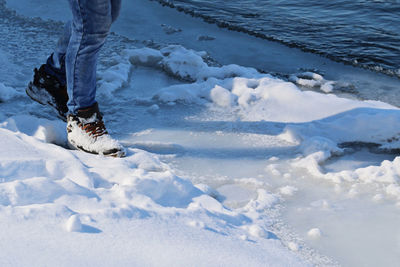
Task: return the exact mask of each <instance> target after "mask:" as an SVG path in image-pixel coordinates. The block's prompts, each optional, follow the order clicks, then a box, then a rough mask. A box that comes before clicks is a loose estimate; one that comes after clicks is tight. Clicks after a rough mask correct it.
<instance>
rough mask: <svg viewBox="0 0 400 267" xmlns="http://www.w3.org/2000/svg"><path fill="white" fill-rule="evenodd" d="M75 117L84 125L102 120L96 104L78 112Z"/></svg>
mask: <svg viewBox="0 0 400 267" xmlns="http://www.w3.org/2000/svg"><path fill="white" fill-rule="evenodd" d="M76 116H77V117H78V118H79V119H80V120H81V121H82V122H84V123H91V122H95V121H97V120H101V119H102V116H101V114H100V110H99V105H98V104H97V103H95V104H94V105H93V106H91V107H88V108H85V109H80V110H78V112H77V113H76Z"/></svg>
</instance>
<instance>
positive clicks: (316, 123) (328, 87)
mask: <svg viewBox="0 0 400 267" xmlns="http://www.w3.org/2000/svg"><path fill="white" fill-rule="evenodd" d="M120 60H122V62H123V64H126V63H127V62H129V63H130V64H132V65H134V66H146V67H152V68H156V69H160V70H163V71H165V72H166V73H168V74H169V75H172V76H173V77H175V78H178V79H180V80H182V81H185V83H182V84H176V85H172V86H169V87H166V88H162V89H160V90H159V91H158V92H157V93H155V94H154V96H153V100H156V101H158V102H160V103H169V104H171V103H177V102H183V103H195V104H199V105H211V106H213V107H215V108H220V109H225V110H228V111H230V112H232V113H233V114H235V115H234V117H235V119H236V120H240V121H251V122H260V121H261V122H264V123H265V124H266V125H270V126H271V127H275V128H276V127H277V125H280V126H278V128H279V127H281V130H280V131H281V133H280V134H279V136H278V137H279V138H281V139H282V140H284V141H287V142H288V143H291V144H293V145H294V146H297V147H298V149H297V150H298V152H299V153H300V155H301V156H300V157H298V158H296V159H295V160H293V162H292V165H293V166H294V167H301V168H305V169H307V170H308V171H309V172H310V173H311V174H312V175H313V176H316V177H320V178H324V179H329V180H332V181H334V182H341V181H349V182H356V181H357V182H366V183H370V182H378V183H386V184H387V186H388V190H386V191H387V192H390V193H388V194H390V195H396V196H397V197H398V198H399V199H400V194H397V193H396V192H397V190H394V189H393V188H394V187H396V186H398V183H399V181H398V177H399V175H400V173H399V171H398V170H399V169H400V167H399V166H398V164H399V163H398V162H399V161H398V160H397V159H396V160H394V161H393V162H386V161H385V162H382V164H381V166H371V167H368V168H360V169H356V170H349V171H342V172H339V173H332V172H326V171H325V169H324V167H323V164H324V162H325V161H326V160H327V159H329V158H331V157H332V156H340V155H342V154H343V153H345V150H343V149H342V148H341V147H340V144H343V143H350V144H351V143H373V144H376V145H378V146H379V149H381V150H382V151H385V150H393V149H399V148H400V141H399V140H400V138H399V135H398V125H400V112H399V110H398V109H397V108H395V107H393V106H391V105H389V104H386V103H383V102H378V101H358V100H351V99H346V98H341V97H338V96H336V95H332V94H322V93H318V92H314V91H302V90H301V89H299V88H298V87H297V86H296V85H295V84H293V83H291V82H287V81H283V80H281V79H278V78H275V77H272V76H271V75H268V74H263V73H259V72H258V71H257V70H255V69H253V68H245V67H241V66H238V65H228V66H210V65H209V64H207V54H206V53H205V52H196V51H193V50H189V49H186V48H184V47H182V46H178V45H172V46H167V47H165V48H162V49H161V50H156V49H150V48H142V49H131V50H126V51H124V53H123V55H122V56H121V59H120ZM289 80H290V81H293V82H295V83H296V84H298V85H301V86H305V87H313V88H319V89H320V90H322V91H323V92H325V93H328V92H331V91H332V90H333V89H334V88H338V87H339V88H340V87H341V86H344V85H341V84H337V83H334V82H333V81H328V80H325V79H324V78H323V76H322V75H320V74H317V73H313V72H303V73H299V74H296V75H292V76H291V77H290V79H289ZM335 86H336V87H335ZM270 123H280V124H270ZM283 192H285V191H283ZM286 193H287V192H286ZM284 194H285V193H284ZM288 195H290V193H288Z"/></svg>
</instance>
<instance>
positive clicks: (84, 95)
mask: <svg viewBox="0 0 400 267" xmlns="http://www.w3.org/2000/svg"><path fill="white" fill-rule="evenodd" d="M68 1H69V4H70V7H71V10H72V21H70V22H68V23H67V24H66V25H65V28H64V33H63V35H62V36H61V38H60V39H59V41H58V44H57V48H56V50H55V52H54V54H53V55H52V56H51V57H50V58H49V60H48V63H50V65H51V67H52V68H54V69H57V70H61V71H62V68H63V65H64V64H65V75H66V76H65V77H66V81H67V88H68V97H69V101H68V109H69V112H70V113H72V114H76V112H77V110H78V109H82V108H87V107H90V106H92V105H94V104H95V103H96V99H95V97H96V66H97V57H98V53H99V51H100V49H101V47H102V46H103V44H104V42H105V40H106V37H107V35H108V33H109V30H110V27H111V24H112V22H114V21H115V20H116V19H117V17H118V15H119V11H120V8H121V0H68Z"/></svg>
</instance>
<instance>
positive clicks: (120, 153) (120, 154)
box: [68, 141, 126, 158]
mask: <svg viewBox="0 0 400 267" xmlns="http://www.w3.org/2000/svg"><path fill="white" fill-rule="evenodd" d="M68 146H69V147H70V148H71V149H77V150H79V151H82V152H85V153H89V154H92V155H102V156H105V157H113V158H124V157H125V156H126V153H125V151H121V150H117V151H115V152H114V151H113V152H110V153H107V154H104V153H97V152H95V151H89V150H86V149H84V148H83V147H81V146H75V145H74V144H72V143H71V142H70V141H68Z"/></svg>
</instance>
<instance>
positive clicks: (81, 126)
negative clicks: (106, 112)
mask: <svg viewBox="0 0 400 267" xmlns="http://www.w3.org/2000/svg"><path fill="white" fill-rule="evenodd" d="M67 132H68V143H69V144H70V146H72V147H74V148H76V149H79V150H82V151H85V152H88V153H92V154H100V155H104V156H112V157H124V156H125V149H124V148H123V147H122V146H121V145H120V144H119V143H118V141H117V140H115V139H113V138H112V137H111V136H110V135H109V134H108V132H107V130H106V127H105V125H104V122H103V118H102V116H101V114H100V111H99V108H98V105H97V103H96V104H94V105H93V106H92V107H89V108H87V109H81V110H78V112H77V114H76V115H72V114H69V115H68V117H67Z"/></svg>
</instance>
